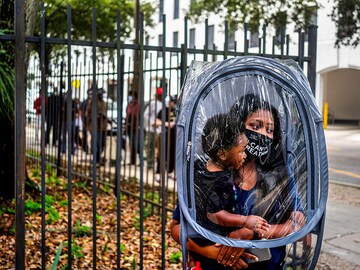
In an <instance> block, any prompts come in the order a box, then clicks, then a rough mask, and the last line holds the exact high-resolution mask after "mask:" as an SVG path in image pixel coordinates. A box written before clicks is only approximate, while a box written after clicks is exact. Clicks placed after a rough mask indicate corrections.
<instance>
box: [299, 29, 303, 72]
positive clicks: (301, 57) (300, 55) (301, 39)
mask: <svg viewBox="0 0 360 270" xmlns="http://www.w3.org/2000/svg"><path fill="white" fill-rule="evenodd" d="M298 36H299V37H298V64H299V66H300V67H301V69H304V35H303V33H302V31H301V28H299V29H298Z"/></svg>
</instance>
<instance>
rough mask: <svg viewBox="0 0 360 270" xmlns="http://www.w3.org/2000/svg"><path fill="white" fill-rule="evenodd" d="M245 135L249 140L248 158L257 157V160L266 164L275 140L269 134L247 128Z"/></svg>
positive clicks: (247, 147)
mask: <svg viewBox="0 0 360 270" xmlns="http://www.w3.org/2000/svg"><path fill="white" fill-rule="evenodd" d="M245 135H246V137H247V138H248V140H249V143H248V145H247V146H246V155H247V157H248V159H249V160H252V159H255V160H256V161H257V162H260V164H265V163H266V162H267V161H268V159H269V157H270V154H271V144H272V143H273V140H272V139H271V138H269V137H268V136H265V135H263V134H260V133H257V132H255V131H252V130H249V129H245Z"/></svg>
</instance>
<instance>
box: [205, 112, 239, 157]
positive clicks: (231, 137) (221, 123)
mask: <svg viewBox="0 0 360 270" xmlns="http://www.w3.org/2000/svg"><path fill="white" fill-rule="evenodd" d="M244 129H245V127H244V124H243V123H240V124H239V122H238V118H236V117H235V118H234V117H232V116H231V115H230V114H216V115H214V116H212V117H211V118H209V119H208V120H207V121H206V123H205V126H204V128H203V133H202V148H203V151H204V153H205V154H207V155H208V156H209V157H210V158H211V159H212V160H217V159H218V155H217V154H218V151H219V150H220V149H224V150H229V149H231V148H232V147H233V146H235V145H237V144H238V138H239V136H240V135H241V134H243V133H244Z"/></svg>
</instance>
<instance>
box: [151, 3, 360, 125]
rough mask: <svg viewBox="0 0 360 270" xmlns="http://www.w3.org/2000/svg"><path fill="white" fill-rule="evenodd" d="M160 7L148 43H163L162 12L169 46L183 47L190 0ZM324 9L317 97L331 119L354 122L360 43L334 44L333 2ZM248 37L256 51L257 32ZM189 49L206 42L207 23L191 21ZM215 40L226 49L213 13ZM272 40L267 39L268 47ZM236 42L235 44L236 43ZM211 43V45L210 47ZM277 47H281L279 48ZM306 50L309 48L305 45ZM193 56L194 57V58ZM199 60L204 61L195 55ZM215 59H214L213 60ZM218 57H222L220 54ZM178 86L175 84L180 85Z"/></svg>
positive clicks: (239, 35) (239, 39)
mask: <svg viewBox="0 0 360 270" xmlns="http://www.w3.org/2000/svg"><path fill="white" fill-rule="evenodd" d="M159 1H160V9H159V12H158V13H157V14H155V15H154V20H155V21H157V22H159V23H158V25H157V26H156V27H155V28H154V29H151V31H149V32H148V34H149V35H150V36H149V37H148V38H147V40H146V44H147V45H155V46H158V45H161V44H162V39H163V24H162V22H161V20H162V18H163V17H162V15H161V14H163V13H164V14H166V24H165V25H166V33H165V35H166V40H165V42H166V46H169V47H180V45H181V44H183V43H184V34H185V33H184V17H185V13H186V10H187V9H188V6H189V3H190V0H182V1H179V0H167V1H164V0H159ZM320 1H321V2H322V4H323V5H322V8H321V9H320V10H319V11H318V17H317V24H318V47H317V78H316V94H315V95H316V100H317V102H318V106H319V108H320V110H322V108H323V104H324V102H327V103H328V106H329V116H330V121H331V120H333V119H335V120H337V121H344V122H345V121H346V122H348V121H351V122H355V121H356V122H358V121H359V120H360V106H359V104H360V46H359V47H358V48H356V49H355V48H352V47H341V48H336V47H335V30H336V28H335V24H334V22H332V21H331V18H330V17H329V14H330V12H331V8H332V5H330V4H329V3H328V1H327V0H320ZM286 31H287V33H289V34H290V40H291V41H290V50H289V51H290V54H292V51H293V50H296V49H297V44H296V43H295V40H296V38H291V36H295V35H297V33H294V29H290V27H288V29H287V30H286ZM268 34H269V36H267V37H266V38H267V40H268V41H271V39H272V35H273V32H272V33H271V32H269V33H268ZM247 38H248V39H249V52H251V51H253V52H257V51H258V50H259V48H258V43H257V41H258V35H257V34H251V33H250V32H248V33H247ZM243 40H244V31H243V30H241V29H240V30H238V31H236V32H235V34H234V35H233V36H231V37H229V49H230V50H233V49H234V47H235V46H236V48H237V50H238V51H242V50H243V49H244V44H243ZM187 43H188V48H201V49H203V46H204V44H205V24H204V23H200V24H193V23H192V22H190V21H188V40H187ZM212 43H214V44H215V45H216V48H217V49H219V50H222V49H223V48H224V26H223V24H222V20H221V19H220V16H217V15H211V16H210V17H209V18H208V44H212ZM270 43H271V42H268V44H269V46H271V44H270ZM235 44H236V45H235ZM210 47H212V45H209V48H210ZM266 50H267V52H268V53H271V51H272V48H271V47H267V49H266ZM276 50H279V48H278V47H276ZM305 51H306V48H305ZM193 59H194V58H193ZM196 59H197V60H204V59H199V58H196ZM211 60H212V59H211ZM216 60H222V58H221V57H218V58H217V59H216ZM177 87H178V86H176V88H177Z"/></svg>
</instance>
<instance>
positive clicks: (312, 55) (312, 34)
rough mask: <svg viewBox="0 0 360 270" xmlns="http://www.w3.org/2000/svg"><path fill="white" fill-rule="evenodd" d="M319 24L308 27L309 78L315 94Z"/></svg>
mask: <svg viewBox="0 0 360 270" xmlns="http://www.w3.org/2000/svg"><path fill="white" fill-rule="evenodd" d="M317 28H318V26H317V25H310V26H309V28H308V40H309V44H308V56H309V67H308V74H307V75H308V76H307V77H308V80H309V83H310V87H311V90H312V92H313V95H314V96H315V87H316V57H317V55H316V47H317Z"/></svg>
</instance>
